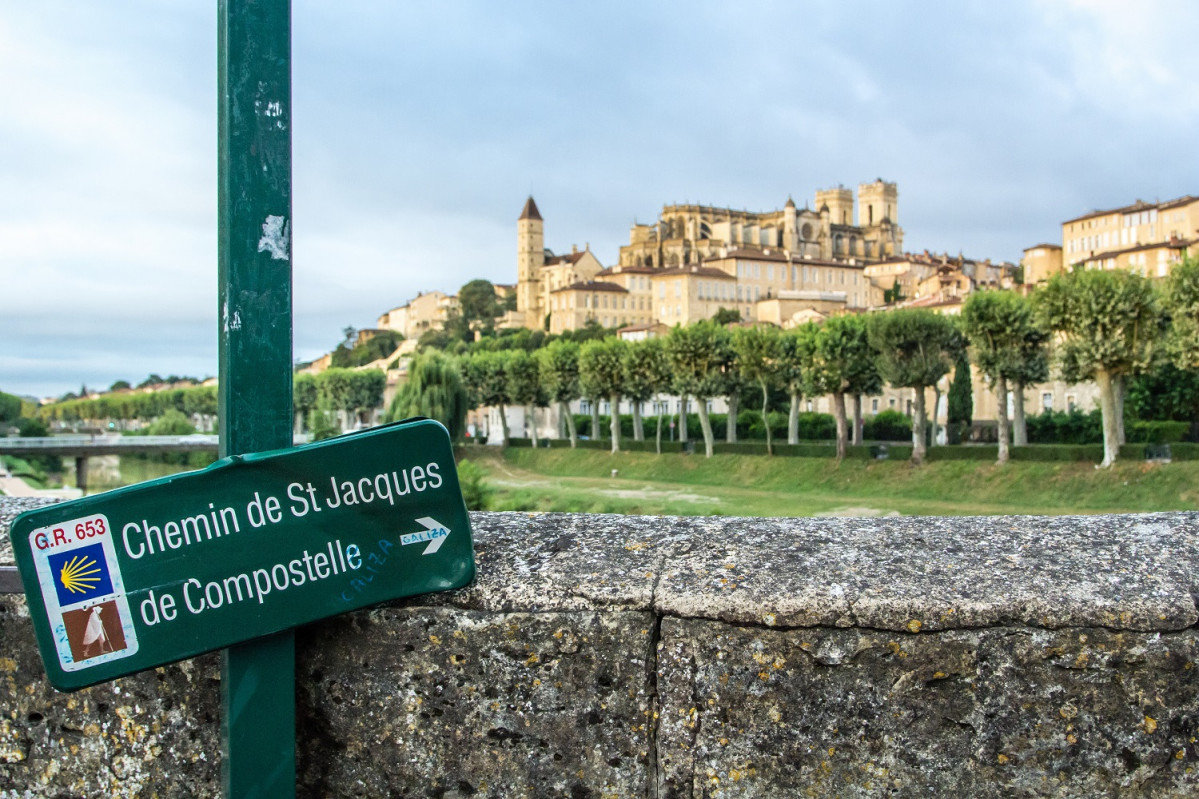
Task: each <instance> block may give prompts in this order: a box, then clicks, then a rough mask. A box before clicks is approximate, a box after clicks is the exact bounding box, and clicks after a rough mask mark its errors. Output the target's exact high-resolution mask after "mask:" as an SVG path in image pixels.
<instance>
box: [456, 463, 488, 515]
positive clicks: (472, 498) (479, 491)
mask: <svg viewBox="0 0 1199 799" xmlns="http://www.w3.org/2000/svg"><path fill="white" fill-rule="evenodd" d="M458 487H459V488H460V489H461V490H462V499H463V501H464V502H466V507H467V510H487V508H488V506H489V505H490V504H491V496H492V489H491V486H490V485H488V484H487V481H486V480H485V479H484V472H483V469H481V468H480V467H479V466H478V464H476V463H474V462H472V461H465V460H464V461H459V462H458Z"/></svg>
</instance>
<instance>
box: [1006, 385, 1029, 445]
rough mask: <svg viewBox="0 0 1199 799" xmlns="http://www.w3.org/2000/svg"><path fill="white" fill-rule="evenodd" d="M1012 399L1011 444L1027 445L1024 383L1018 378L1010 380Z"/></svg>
mask: <svg viewBox="0 0 1199 799" xmlns="http://www.w3.org/2000/svg"><path fill="white" fill-rule="evenodd" d="M1012 399H1013V402H1012V444H1013V445H1014V446H1017V447H1023V446H1027V445H1028V424H1027V423H1026V422H1025V421H1024V384H1023V383H1021V382H1020V381H1019V380H1013V381H1012ZM1004 404H1005V405H1006V404H1007V403H1004Z"/></svg>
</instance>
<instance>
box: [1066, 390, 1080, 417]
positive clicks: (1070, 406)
mask: <svg viewBox="0 0 1199 799" xmlns="http://www.w3.org/2000/svg"><path fill="white" fill-rule="evenodd" d="M1077 407H1078V397H1077V395H1075V394H1067V395H1066V410H1068V411H1070V412H1071V413H1073V412H1074V409H1075V408H1077Z"/></svg>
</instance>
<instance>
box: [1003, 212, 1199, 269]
mask: <svg viewBox="0 0 1199 799" xmlns="http://www.w3.org/2000/svg"><path fill="white" fill-rule="evenodd" d="M1055 246H1056V245H1049V244H1040V245H1037V246H1035V247H1030V248H1028V249H1027V250H1025V251H1024V270H1025V283H1028V284H1035V283H1040V282H1044V281H1045V280H1047V279H1048V278H1049V277H1051V276H1052V275H1053V274H1056V273H1057V272H1060V271H1062V270H1064V269H1069V268H1071V267H1074V266H1079V267H1081V268H1083V269H1128V270H1131V271H1134V272H1137V273H1139V274H1141V275H1143V276H1145V277H1153V278H1155V277H1166V276H1167V275H1168V274H1169V273H1170V269H1171V267H1172V266H1173V265H1174V264H1175V263H1177V262H1178V261H1180V260H1181V259H1182V257H1183V256H1184V255H1187V254H1191V255H1195V254H1197V253H1199V197H1192V196H1191V195H1187V196H1185V197H1179V198H1177V199H1174V200H1167V201H1166V202H1159V203H1148V202H1145V201H1143V200H1137V201H1136V202H1135V203H1133V204H1132V205H1126V206H1124V207H1122V208H1113V209H1110V210H1106V211H1092V212H1091V213H1088V214H1083V215H1082V216H1077V217H1074V218H1073V219H1067V220H1066V221H1065V222H1063V223H1062V244H1061V247H1060V248H1057V251H1055V250H1054V247H1055Z"/></svg>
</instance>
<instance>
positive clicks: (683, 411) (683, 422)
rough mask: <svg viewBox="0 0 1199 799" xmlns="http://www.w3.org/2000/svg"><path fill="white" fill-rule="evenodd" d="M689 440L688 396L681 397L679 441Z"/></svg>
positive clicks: (681, 395) (682, 395)
mask: <svg viewBox="0 0 1199 799" xmlns="http://www.w3.org/2000/svg"><path fill="white" fill-rule="evenodd" d="M686 440H687V395H686V394H680V395H679V441H686Z"/></svg>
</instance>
